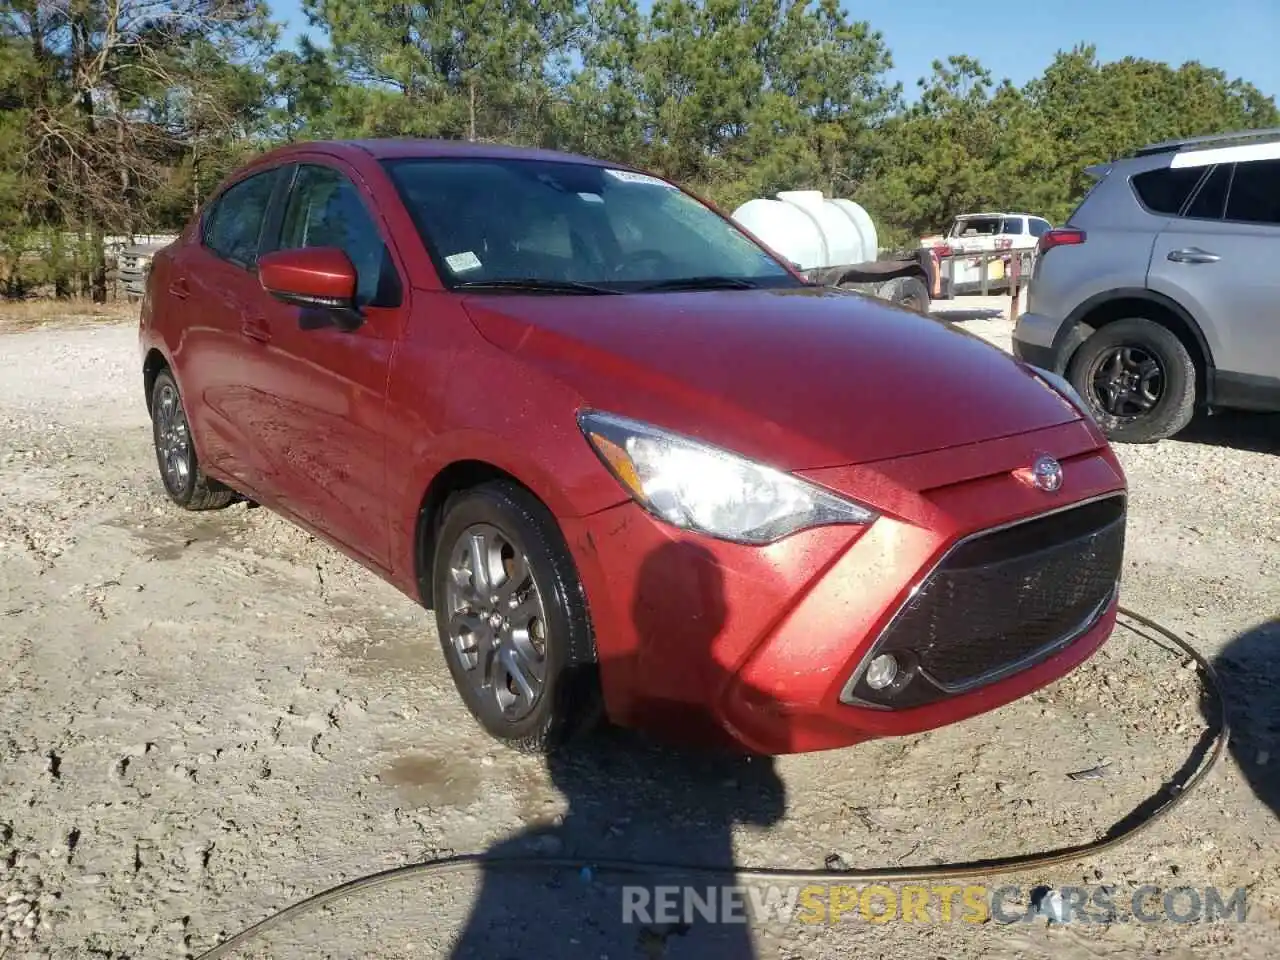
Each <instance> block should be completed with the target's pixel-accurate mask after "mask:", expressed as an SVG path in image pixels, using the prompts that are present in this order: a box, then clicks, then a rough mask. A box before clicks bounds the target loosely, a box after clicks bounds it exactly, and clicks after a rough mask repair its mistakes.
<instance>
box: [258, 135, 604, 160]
mask: <svg viewBox="0 0 1280 960" xmlns="http://www.w3.org/2000/svg"><path fill="white" fill-rule="evenodd" d="M353 151H361V152H363V153H365V154H368V155H370V156H372V157H373V158H374V159H376V160H407V159H415V158H426V157H459V158H466V157H470V158H474V159H508V160H559V161H562V162H569V163H587V164H591V165H593V166H605V165H606V162H605V161H603V160H597V159H594V158H592V157H582V156H578V155H576V154H572V153H561V152H560V151H557V150H542V149H538V148H534V147H513V146H507V145H505V144H499V143H478V142H473V141H469V140H429V139H425V138H422V139H419V138H412V137H396V138H385V139H368V140H310V141H300V142H297V143H291V144H288V145H287V146H283V147H277V148H276V149H274V150H272V151H270V152H269V153H267V154H265V155H264V156H263V157H262V158H261V159H266V158H267V157H270V158H272V159H277V158H281V157H284V156H288V155H289V154H294V153H328V154H332V155H335V156H343V155H347V156H350V154H351V153H352V152H353ZM615 166H626V165H625V164H615Z"/></svg>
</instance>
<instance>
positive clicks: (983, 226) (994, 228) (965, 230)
mask: <svg viewBox="0 0 1280 960" xmlns="http://www.w3.org/2000/svg"><path fill="white" fill-rule="evenodd" d="M1007 222H1008V221H1004V220H1001V219H1000V218H999V217H966V218H965V219H963V220H956V221H955V222H954V223H953V224H951V233H950V235H951V236H953V237H994V236H995V235H996V234H998V233H1000V232H1001V229H1002V227H1003V225H1004V224H1005V223H1007Z"/></svg>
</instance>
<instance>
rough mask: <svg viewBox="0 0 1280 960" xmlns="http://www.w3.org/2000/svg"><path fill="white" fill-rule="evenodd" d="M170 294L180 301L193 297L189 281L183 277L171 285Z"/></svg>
mask: <svg viewBox="0 0 1280 960" xmlns="http://www.w3.org/2000/svg"><path fill="white" fill-rule="evenodd" d="M169 292H170V293H171V294H173V296H175V297H177V298H178V299H179V300H185V299H187V297H189V296H191V288H190V287H188V286H187V281H185V280H183V279H182V278H181V277H179V278H178V279H177V280H174V281H173V282H172V283H171V284H169Z"/></svg>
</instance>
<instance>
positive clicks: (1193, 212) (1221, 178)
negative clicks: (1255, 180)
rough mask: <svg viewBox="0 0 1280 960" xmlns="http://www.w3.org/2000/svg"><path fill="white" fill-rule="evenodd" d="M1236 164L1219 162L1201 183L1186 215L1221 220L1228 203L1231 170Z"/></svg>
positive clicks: (1201, 218) (1200, 218)
mask: <svg viewBox="0 0 1280 960" xmlns="http://www.w3.org/2000/svg"><path fill="white" fill-rule="evenodd" d="M1234 167H1235V165H1234V164H1231V163H1222V164H1218V165H1217V166H1216V167H1214V168H1213V170H1212V171H1211V172H1210V174H1209V177H1208V179H1206V180H1205V182H1204V183H1202V184H1201V185H1200V189H1199V190H1198V191H1196V195H1195V197H1193V198H1192V200H1191V203H1190V205H1189V206H1188V207H1187V212H1186V216H1188V217H1193V218H1195V219H1197V220H1221V219H1222V211H1223V208H1224V207H1225V206H1226V205H1227V187H1229V186H1230V185H1231V171H1232V170H1233V169H1234Z"/></svg>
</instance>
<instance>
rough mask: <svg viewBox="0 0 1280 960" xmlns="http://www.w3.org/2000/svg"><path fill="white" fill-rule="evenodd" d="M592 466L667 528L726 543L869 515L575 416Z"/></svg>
mask: <svg viewBox="0 0 1280 960" xmlns="http://www.w3.org/2000/svg"><path fill="white" fill-rule="evenodd" d="M578 425H579V426H580V427H581V428H582V432H583V433H584V434H585V435H586V437H587V440H588V441H589V442H590V443H591V446H592V447H593V448H594V449H595V451H596V453H597V454H599V456H600V459H601V460H602V461H604V463H605V465H606V466H607V467H608V468H609V469H610V471H612V473H613V475H614V476H615V477H617V478H618V482H619V483H621V484H622V485H623V486H624V487H625V488H626V489H627V491H628V492H629V493H630V494H631V496H632V497H634V498H635V500H636V502H637V503H639V504H640V505H641V506H642V507H644V508H645V509H646V510H648V511H649V512H650V513H653V514H654V515H655V516H657V517H659V518H661V519H663V520H665V521H666V522H667V523H670V524H672V525H673V526H677V527H681V528H683V529H685V530H694V531H697V532H698V533H704V534H706V535H708V536H711V537H716V538H718V539H720V540H730V541H733V542H734V543H748V544H764V543H772V542H773V541H774V540H779V539H781V538H782V537H785V536H787V535H788V534H791V533H795V532H796V531H797V530H803V529H805V528H808V527H818V526H824V525H826V524H837V523H853V524H868V523H871V521H873V520H874V519H875V518H876V514H875V513H874V512H872V511H871V510H868V509H867V508H866V507H864V506H861V505H860V504H857V503H853V502H851V501H849V500H845V499H843V498H842V497H838V496H836V495H835V494H833V493H830V492H828V491H826V490H823V489H822V488H821V487H818V486H815V485H814V484H811V483H807V482H806V481H804V480H801V479H799V478H797V477H793V476H791V475H790V474H788V473H783V472H782V471H780V470H775V469H773V468H772V467H766V466H764V465H763V464H759V463H753V462H752V461H750V460H747V459H744V458H743V457H739V456H737V455H735V454H732V453H729V452H728V451H726V450H721V449H719V448H717V447H712V446H709V445H707V444H704V443H700V442H699V441H697V440H692V439H690V438H688V437H683V436H679V435H678V434H673V433H668V432H666V431H665V430H660V429H658V428H657V427H652V426H649V425H648V424H645V423H640V422H639V421H636V420H629V419H627V418H625V417H617V416H613V415H612V414H607V413H597V412H589V413H582V414H580V415H579V416H578Z"/></svg>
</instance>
